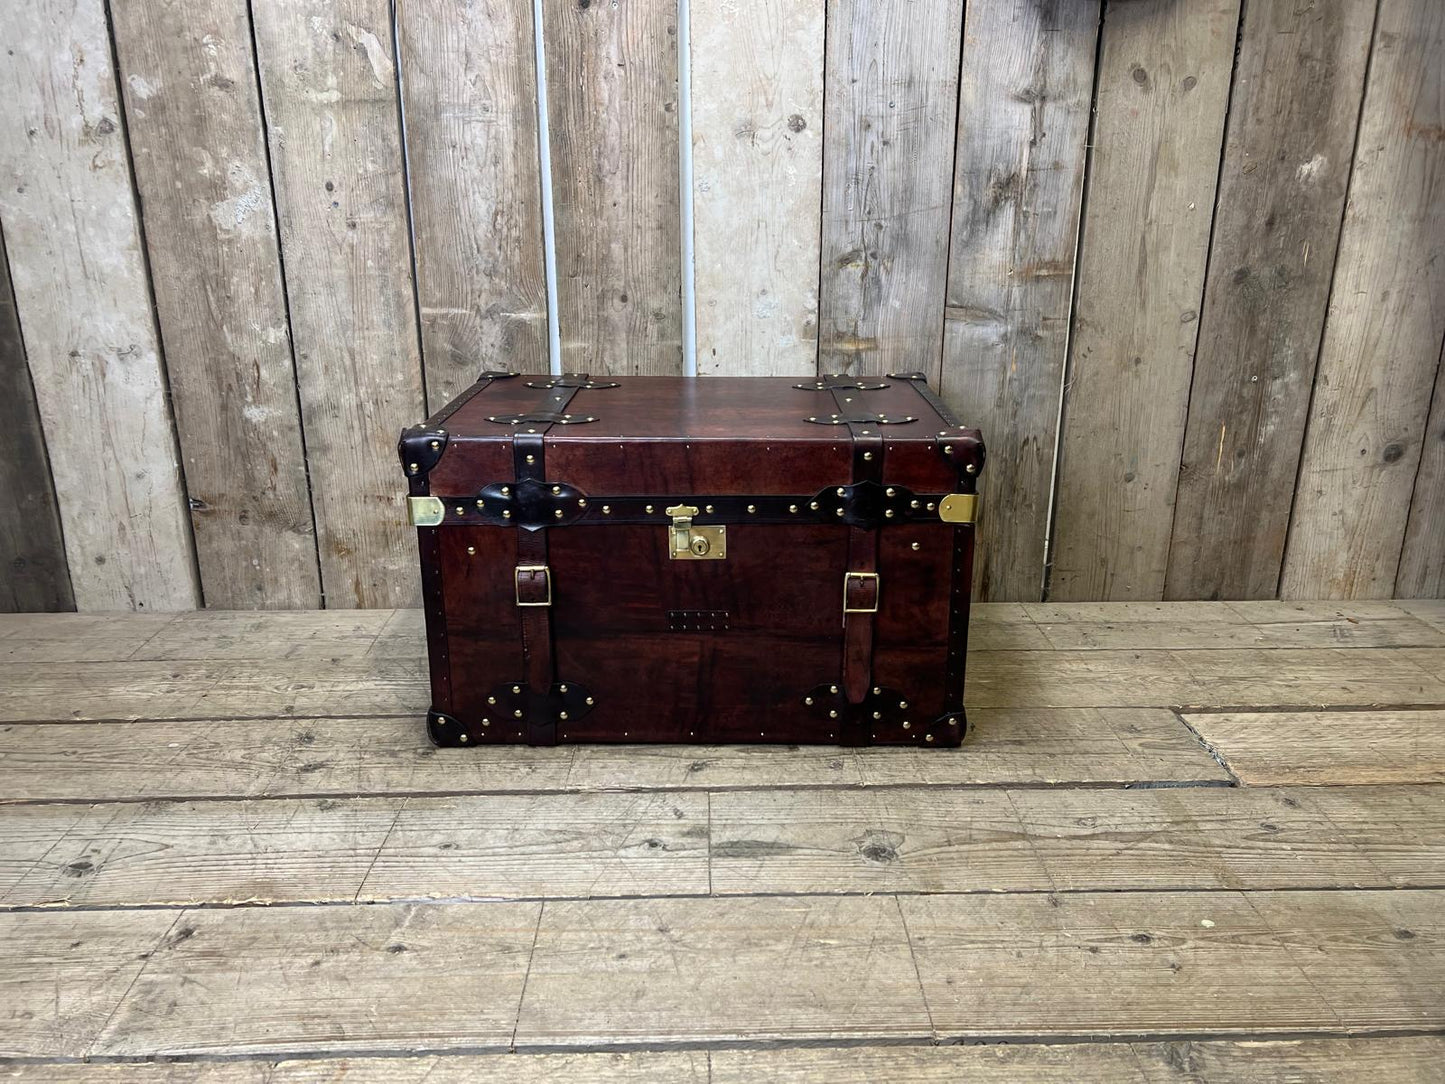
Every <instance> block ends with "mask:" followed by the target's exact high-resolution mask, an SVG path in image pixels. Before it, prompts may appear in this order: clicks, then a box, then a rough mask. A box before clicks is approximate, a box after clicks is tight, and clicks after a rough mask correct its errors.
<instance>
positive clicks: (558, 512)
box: [552, 508, 562, 519]
mask: <svg viewBox="0 0 1445 1084" xmlns="http://www.w3.org/2000/svg"><path fill="white" fill-rule="evenodd" d="M552 514H553V515H554V516H556V517H557V518H558V519H561V518H562V509H560V508H559V509H557V510H556V511H555V512H553V513H552Z"/></svg>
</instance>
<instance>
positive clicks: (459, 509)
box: [457, 505, 467, 516]
mask: <svg viewBox="0 0 1445 1084" xmlns="http://www.w3.org/2000/svg"><path fill="white" fill-rule="evenodd" d="M466 514H467V510H466V509H465V508H463V507H462V506H461V505H457V515H459V516H464V515H466Z"/></svg>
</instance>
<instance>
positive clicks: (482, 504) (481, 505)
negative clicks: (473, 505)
mask: <svg viewBox="0 0 1445 1084" xmlns="http://www.w3.org/2000/svg"><path fill="white" fill-rule="evenodd" d="M477 507H478V508H485V507H487V502H486V501H484V500H482V499H481V498H480V497H478V498H477Z"/></svg>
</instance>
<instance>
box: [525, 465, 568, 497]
mask: <svg viewBox="0 0 1445 1084" xmlns="http://www.w3.org/2000/svg"><path fill="white" fill-rule="evenodd" d="M528 462H531V460H530V459H529V460H528ZM552 492H553V493H561V492H562V487H561V486H553V487H552Z"/></svg>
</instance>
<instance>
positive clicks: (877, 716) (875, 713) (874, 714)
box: [873, 711, 883, 719]
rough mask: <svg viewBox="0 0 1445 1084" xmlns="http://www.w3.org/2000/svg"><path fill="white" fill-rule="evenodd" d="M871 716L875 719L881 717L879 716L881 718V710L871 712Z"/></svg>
mask: <svg viewBox="0 0 1445 1084" xmlns="http://www.w3.org/2000/svg"><path fill="white" fill-rule="evenodd" d="M873 718H875V719H881V718H883V713H882V712H881V711H875V712H874V713H873Z"/></svg>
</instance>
